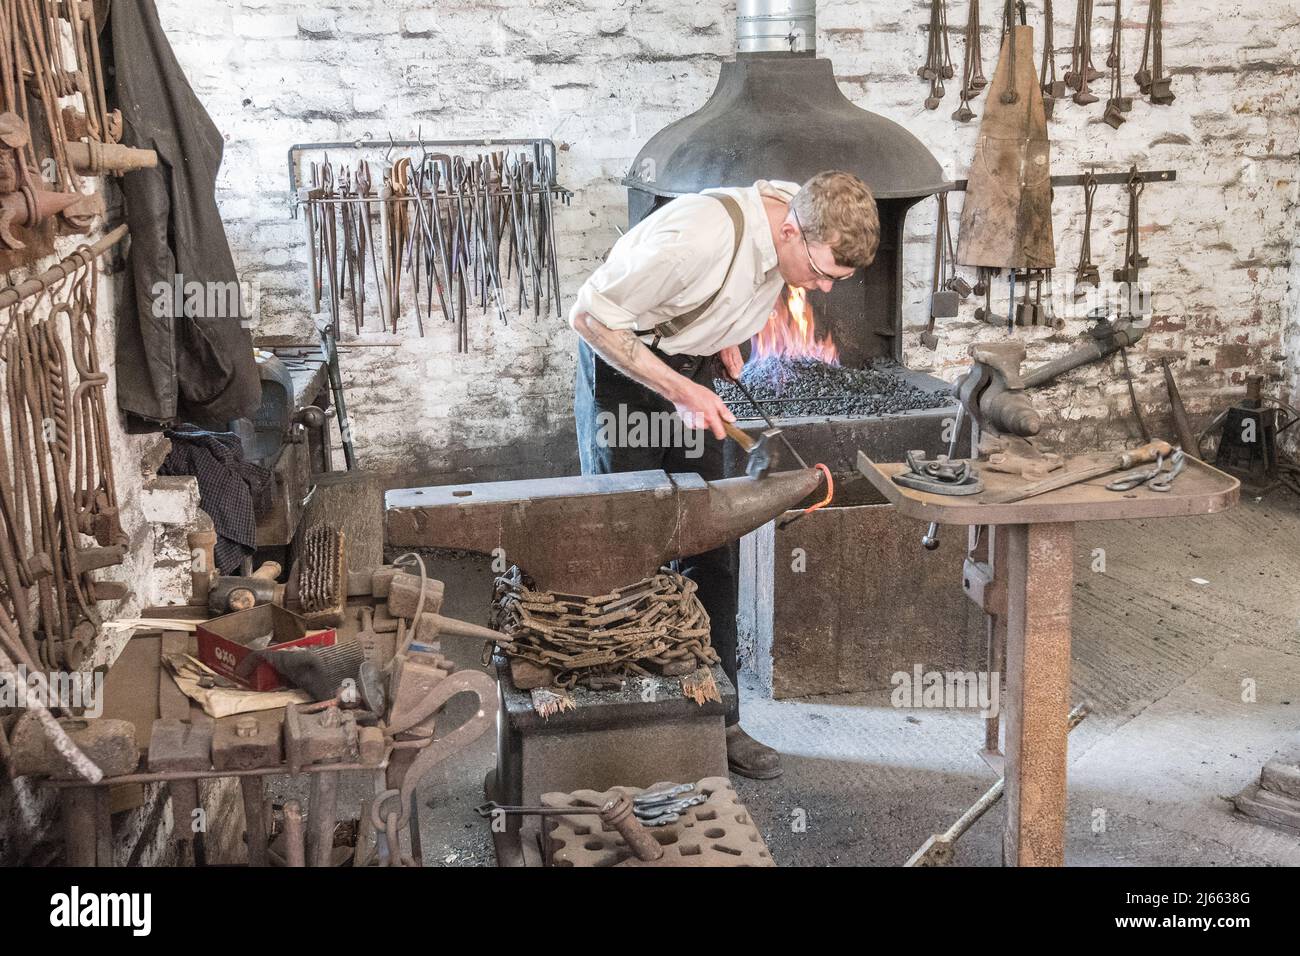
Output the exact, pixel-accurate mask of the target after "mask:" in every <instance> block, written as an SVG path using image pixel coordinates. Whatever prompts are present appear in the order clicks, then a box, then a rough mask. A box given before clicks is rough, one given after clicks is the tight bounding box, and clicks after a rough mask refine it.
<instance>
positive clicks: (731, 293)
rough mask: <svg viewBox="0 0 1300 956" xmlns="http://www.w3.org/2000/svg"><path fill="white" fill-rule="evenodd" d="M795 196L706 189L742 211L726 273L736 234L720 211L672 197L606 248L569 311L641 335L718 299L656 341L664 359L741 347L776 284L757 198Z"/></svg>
mask: <svg viewBox="0 0 1300 956" xmlns="http://www.w3.org/2000/svg"><path fill="white" fill-rule="evenodd" d="M798 191H799V186H798V184H797V183H789V182H781V181H771V182H769V181H768V180H759V181H758V182H756V183H754V185H753V186H744V187H738V188H728V189H709V190H706V191H705V192H706V193H725V194H727V195H729V196H731V197H733V198H734V199H735V200H736V201H737V202H738V203H739V204H740V208H741V210H742V211H743V212H744V216H745V231H744V235H743V236H742V237H741V241H740V250H739V252H737V254H736V264H735V266H733V267H732V270H731V275H730V276H727V266H728V264H729V263H730V261H731V250H732V249H733V248H734V245H735V229H734V227H733V226H732V222H731V217H730V216H729V215H727V210H726V208H725V207H724V206H723V205H722V203H720V202H718V201H717V200H716V199H711V198H709V197H708V196H707V195H699V194H696V195H687V196H679V197H678V198H676V199H674V200H673V201H672V202H670V203H668V204H667V205H665V206H663V207H661V208H659V209H657V210H656V211H655V212H653V213H652V214H650V215H649V216H647V217H646V218H645V219H642V220H641V221H640V222H639V223H637V224H636V226H634V227H633V228H632V229H630V230H629V231H628V233H627V234H626V235H625V236H622V237H621V238H620V239H619V240H618V242H617V243H615V244H614V248H613V249H612V250H611V251H610V254H609V256H608V258H606V260H605V262H604V263H603V264H602V265H601V267H600V268H599V269H597V270H596V271H595V272H593V273H592V275H591V277H590V278H588V279H587V281H586V282H585V283H584V284H583V286H582V288H581V289H580V290H579V291H578V299H577V301H576V302H575V303H574V305H573V309H572V311H571V313H570V314H571V315H577V314H578V313H582V312H585V313H586V314H587V315H589V316H591V317H592V319H594V320H595V321H597V322H600V323H601V324H602V325H605V326H607V327H608V328H611V329H616V330H617V329H632V330H634V331H636V332H650V331H652V330H653V329H654V327H655V326H656V325H658V324H659V323H661V322H665V321H667V320H668V319H671V318H674V317H675V316H678V315H681V314H683V313H685V312H689V311H690V310H691V309H694V308H696V307H698V306H700V305H702V304H703V303H704V302H706V301H707V300H708V298H709V296H711V295H713V294H714V293H715V292H718V297H717V299H715V300H714V302H713V305H711V306H710V307H709V309H708V311H706V312H705V313H704V314H703V315H701V316H700V317H699V318H697V319H696V320H695V321H694V322H693V323H692V324H691V325H690V326H689V327H688V328H687V329H685V330H684V331H682V332H681V333H680V334H678V335H673V336H668V337H666V338H664V339H662V340H661V341H660V343H659V349H660V351H662V352H664V353H665V354H668V355H713V354H714V353H716V352H718V351H720V350H721V349H724V348H726V347H727V346H731V345H740V344H741V343H742V342H744V341H745V340H746V339H749V338H751V337H753V336H754V335H755V334H757V333H758V331H759V330H760V329H762V328H763V326H764V325H765V324H766V323H767V319H768V316H769V315H770V314H771V312H772V309H773V307H774V306H775V305H776V301H777V296H778V295H779V294H780V292H781V288H782V286H783V285H784V281H783V280H782V278H781V273H780V271H779V270H778V269H777V259H776V246H775V245H774V244H773V243H772V228H771V225H770V221H769V219H768V217H767V211H766V209H764V207H763V197H764V196H769V197H771V198H774V199H779V200H781V201H782V202H789V201H790V199H791V198H792V197H793V196H794V194H795V193H796V192H798ZM724 277H726V286H725V287H723V288H722V290H721V291H720V292H719V286H722V282H723V278H724Z"/></svg>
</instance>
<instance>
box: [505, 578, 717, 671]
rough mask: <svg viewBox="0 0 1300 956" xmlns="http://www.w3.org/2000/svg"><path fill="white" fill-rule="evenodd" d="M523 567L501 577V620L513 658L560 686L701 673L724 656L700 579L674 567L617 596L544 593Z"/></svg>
mask: <svg viewBox="0 0 1300 956" xmlns="http://www.w3.org/2000/svg"><path fill="white" fill-rule="evenodd" d="M530 584H531V582H529V581H528V579H527V578H526V577H525V576H524V574H523V572H522V571H520V570H519V568H517V567H513V568H511V569H510V570H509V571H507V572H506V573H505V574H503V575H501V576H500V577H499V578H497V580H496V596H495V599H494V601H493V624H494V626H495V627H496V629H497V630H499V631H501V632H502V633H503V634H505V635H506V639H504V640H499V641H497V646H498V647H500V648H501V650H502V651H503V652H504V653H505V655H506V656H507V657H509V658H518V659H521V660H525V661H529V662H530V663H533V664H536V665H537V666H539V667H543V668H547V669H549V670H550V671H552V672H553V673H554V682H555V683H556V684H557V685H558V686H560V687H566V688H567V687H573V686H574V685H575V684H578V683H582V684H584V685H586V686H588V687H590V686H592V684H593V682H597V683H604V679H607V678H616V679H618V680H620V681H621V680H622V679H625V678H626V677H628V676H631V675H634V674H636V675H643V676H644V675H649V674H651V673H652V671H651V670H650V669H649V668H651V667H653V668H654V670H655V671H657V672H659V673H661V674H666V675H676V676H681V675H682V674H683V673H686V674H688V675H689V674H693V673H694V672H695V671H696V670H697V669H698V668H699V667H708V666H709V665H711V664H716V663H717V662H718V660H719V658H718V652H717V651H715V650H714V649H713V647H712V646H711V645H710V643H709V616H708V613H707V612H706V611H705V610H704V606H703V605H702V604H701V603H700V599H699V598H698V597H697V596H696V594H695V589H696V588H695V582H694V581H691V580H689V579H688V578H685V577H683V576H682V575H680V574H678V573H677V572H675V571H670V570H668V569H667V568H665V569H664V570H662V571H660V572H659V573H658V574H656V575H654V576H653V577H650V578H647V579H646V580H644V581H639V582H637V583H636V584H632V585H629V586H628V587H624V588H619V589H617V590H615V591H611V592H610V593H609V594H602V595H598V596H595V597H587V596H584V595H578V594H558V593H555V592H550V591H536V590H533V589H532V588H531V587H530Z"/></svg>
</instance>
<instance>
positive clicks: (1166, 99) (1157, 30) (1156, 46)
mask: <svg viewBox="0 0 1300 956" xmlns="http://www.w3.org/2000/svg"><path fill="white" fill-rule="evenodd" d="M1164 6H1165V5H1164V0H1149V2H1148V4H1147V26H1146V32H1145V34H1144V35H1143V37H1142V65H1141V66H1140V67H1138V71H1137V72H1136V73H1135V74H1133V79H1134V81H1135V82H1136V83H1137V85H1138V89H1139V90H1140V91H1141V92H1142V95H1143V96H1149V97H1150V99H1151V102H1152V103H1153V104H1155V105H1157V106H1168V105H1169V104H1171V103H1172V102H1173V101H1174V92H1173V89H1172V81H1171V80H1170V78H1169V77H1167V76H1165V75H1164V72H1165V30H1164ZM1148 64H1150V69H1148V68H1147V67H1148Z"/></svg>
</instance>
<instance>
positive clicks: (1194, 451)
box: [1160, 358, 1201, 458]
mask: <svg viewBox="0 0 1300 956" xmlns="http://www.w3.org/2000/svg"><path fill="white" fill-rule="evenodd" d="M1160 367H1161V368H1162V369H1163V370H1164V373H1165V388H1166V389H1167V390H1168V392H1169V410H1170V413H1171V415H1172V416H1173V419H1174V433H1175V434H1176V435H1177V436H1178V444H1179V445H1181V446H1182V449H1183V451H1184V452H1185V453H1187V454H1189V455H1191V456H1192V457H1193V458H1200V457H1201V445H1200V442H1199V440H1198V439H1197V437H1196V432H1195V431H1193V430H1192V423H1191V421H1190V420H1188V418H1187V409H1186V408H1184V407H1183V397H1182V396H1181V395H1180V394H1179V393H1178V383H1177V382H1175V381H1174V370H1173V368H1172V367H1171V366H1170V364H1169V359H1168V358H1162V359H1161V360H1160Z"/></svg>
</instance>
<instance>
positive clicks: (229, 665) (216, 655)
mask: <svg viewBox="0 0 1300 956" xmlns="http://www.w3.org/2000/svg"><path fill="white" fill-rule="evenodd" d="M268 635H269V636H270V641H269V642H267V643H266V644H264V645H262V647H275V648H285V647H332V646H333V645H334V642H335V639H336V638H337V632H336V631H335V629H334V628H332V627H330V628H324V629H315V628H312V627H310V626H309V625H308V624H307V622H306V621H305V620H303V619H302V618H301V617H299V616H298V615H297V614H294V613H292V612H291V611H286V610H285V609H284V608H282V607H279V606H277V605H275V604H263V605H261V606H259V607H254V608H249V609H248V610H246V611H236V612H234V613H233V614H225V615H222V616H221V617H217V618H213V619H212V620H210V621H207V622H206V623H203V624H200V625H199V626H198V628H197V629H196V631H195V636H196V637H197V638H198V642H199V660H201V661H202V662H203V663H204V664H206V665H208V666H209V667H211V668H212V669H213V670H214V671H216V672H217V673H218V674H220V675H222V676H223V677H228V678H230V679H231V680H233V681H235V682H237V683H239V684H242V685H243V686H245V687H248V688H249V689H251V690H280V689H281V688H283V687H285V686H287V685H286V684H285V683H284V680H283V679H282V678H281V677H280V674H279V672H277V671H276V669H275V668H274V667H272V666H271V665H270V664H269V663H267V662H266V661H262V662H261V663H260V664H258V665H257V667H256V668H254V670H253V671H252V673H251V674H248V675H246V676H243V677H241V676H238V670H239V665H240V664H241V663H242V662H243V660H244V658H246V657H247V656H248V655H249V654H251V653H253V651H254V650H255V649H261V647H257V648H255V647H252V646H250V645H253V644H254V643H255V642H258V643H259V644H260V641H261V638H265V637H267V636H268Z"/></svg>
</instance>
